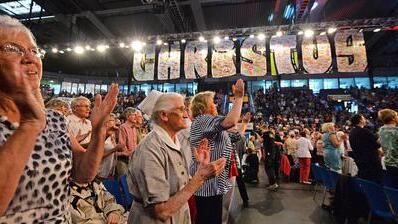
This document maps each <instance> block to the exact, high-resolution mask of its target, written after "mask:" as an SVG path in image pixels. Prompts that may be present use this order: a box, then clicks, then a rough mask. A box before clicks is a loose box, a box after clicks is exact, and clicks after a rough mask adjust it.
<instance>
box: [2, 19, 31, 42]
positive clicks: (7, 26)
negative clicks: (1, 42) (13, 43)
mask: <svg viewBox="0 0 398 224" xmlns="http://www.w3.org/2000/svg"><path fill="white" fill-rule="evenodd" d="M20 32H22V33H26V34H28V35H29V36H30V37H31V38H32V40H33V41H34V42H36V39H35V37H34V36H33V34H32V32H31V31H30V30H29V29H28V28H27V27H26V26H25V25H23V24H22V23H21V22H19V20H17V19H15V18H12V17H10V16H8V15H0V36H4V35H9V34H10V33H11V34H15V33H20Z"/></svg>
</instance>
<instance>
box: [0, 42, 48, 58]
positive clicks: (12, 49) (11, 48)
mask: <svg viewBox="0 0 398 224" xmlns="http://www.w3.org/2000/svg"><path fill="white" fill-rule="evenodd" d="M0 52H3V53H9V54H16V55H19V56H21V57H24V56H25V55H26V54H28V53H31V54H32V55H33V56H35V57H37V58H40V59H43V58H44V56H45V54H46V52H45V51H44V50H42V49H40V48H38V47H33V48H30V49H26V48H24V47H22V46H21V45H19V44H16V43H5V44H3V45H1V46H0Z"/></svg>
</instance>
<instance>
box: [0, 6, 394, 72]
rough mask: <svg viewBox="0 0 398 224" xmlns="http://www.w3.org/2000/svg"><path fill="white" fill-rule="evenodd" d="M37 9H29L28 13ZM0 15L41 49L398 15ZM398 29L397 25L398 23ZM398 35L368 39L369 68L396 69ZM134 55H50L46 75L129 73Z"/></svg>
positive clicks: (299, 10) (303, 10)
mask: <svg viewBox="0 0 398 224" xmlns="http://www.w3.org/2000/svg"><path fill="white" fill-rule="evenodd" d="M31 6H32V7H31ZM0 12H1V13H5V14H9V15H12V16H14V17H16V18H18V19H20V20H22V21H23V22H24V23H25V24H26V25H27V26H29V27H30V28H31V29H32V31H33V33H34V34H35V36H36V38H37V40H38V43H39V44H40V45H41V46H57V45H60V44H65V43H92V45H95V44H97V43H98V42H101V41H104V40H105V41H106V40H117V39H131V38H133V37H137V36H138V37H146V36H151V35H162V34H167V33H169V34H172V33H189V32H198V31H199V32H200V31H208V30H217V29H234V28H243V27H256V26H275V25H289V24H300V23H313V22H332V21H340V20H355V19H372V18H383V17H386V18H387V17H397V16H398V1H397V0H386V1H383V3H382V4H381V2H380V0H57V1H54V0H34V1H33V3H32V1H31V0H18V1H10V0H0ZM397 25H398V24H397ZM397 33H398V32H397V31H385V32H378V33H373V32H365V40H366V45H367V46H366V47H367V53H368V61H369V65H372V66H374V67H383V66H395V67H398V57H397V54H398V43H397V40H398V39H397ZM129 60H130V59H129V54H128V53H126V52H125V51H124V50H123V49H117V48H116V49H110V50H109V51H108V52H107V53H106V54H90V56H85V57H77V56H76V55H74V54H68V55H67V54H65V55H60V54H50V53H49V54H48V56H46V59H45V60H44V66H45V70H46V71H51V72H62V73H71V74H87V75H90V74H95V75H97V76H98V75H104V76H112V75H114V74H115V73H117V74H122V75H123V74H127V71H128V67H129V65H130V62H129Z"/></svg>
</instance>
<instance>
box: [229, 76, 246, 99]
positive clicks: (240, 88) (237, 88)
mask: <svg viewBox="0 0 398 224" xmlns="http://www.w3.org/2000/svg"><path fill="white" fill-rule="evenodd" d="M232 93H233V94H234V97H243V96H244V95H245V83H244V82H243V80H242V79H238V81H236V83H235V84H234V85H232Z"/></svg>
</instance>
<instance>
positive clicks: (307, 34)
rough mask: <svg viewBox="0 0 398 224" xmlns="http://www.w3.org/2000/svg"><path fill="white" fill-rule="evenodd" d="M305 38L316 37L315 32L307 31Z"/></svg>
mask: <svg viewBox="0 0 398 224" xmlns="http://www.w3.org/2000/svg"><path fill="white" fill-rule="evenodd" d="M304 36H305V37H312V36H314V31H313V30H306V31H304Z"/></svg>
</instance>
